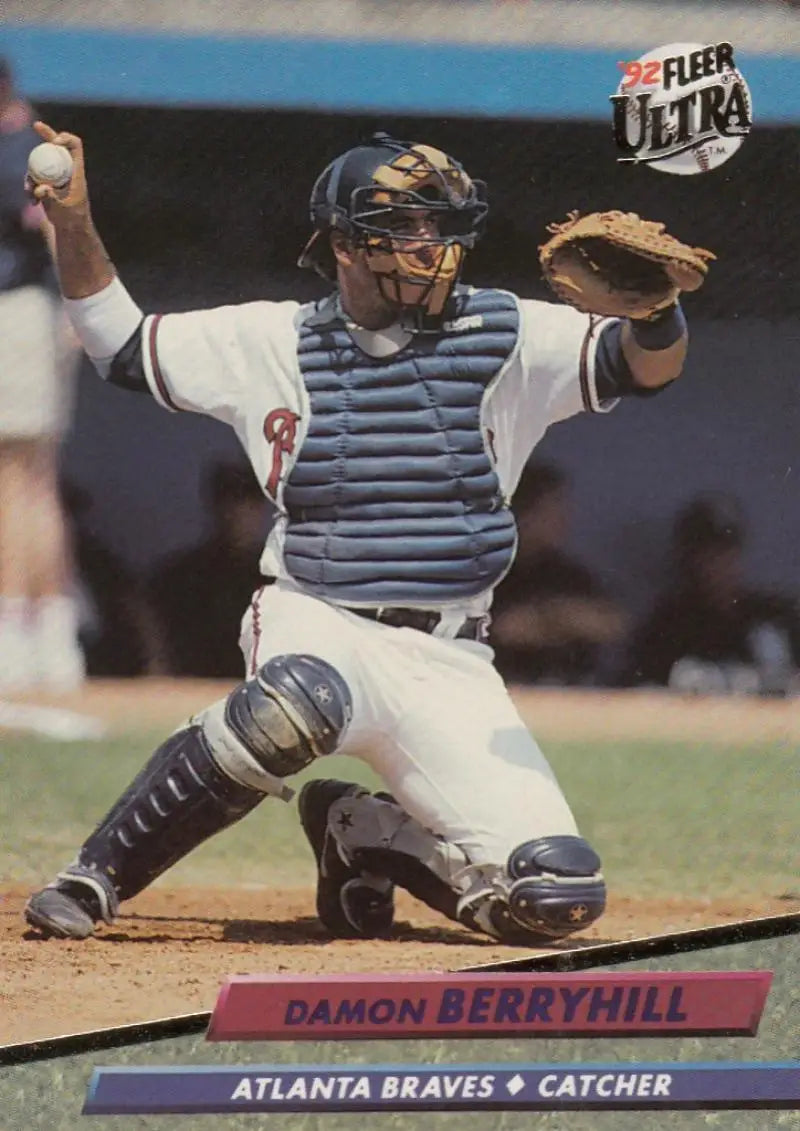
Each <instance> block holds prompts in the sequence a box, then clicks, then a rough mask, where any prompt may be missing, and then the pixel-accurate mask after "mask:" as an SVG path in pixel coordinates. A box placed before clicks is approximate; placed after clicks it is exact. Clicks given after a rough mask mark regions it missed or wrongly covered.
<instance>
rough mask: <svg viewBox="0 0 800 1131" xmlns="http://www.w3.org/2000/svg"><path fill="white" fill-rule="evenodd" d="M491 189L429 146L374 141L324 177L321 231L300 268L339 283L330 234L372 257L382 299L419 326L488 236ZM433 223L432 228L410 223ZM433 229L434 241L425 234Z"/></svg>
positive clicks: (317, 204) (316, 206)
mask: <svg viewBox="0 0 800 1131" xmlns="http://www.w3.org/2000/svg"><path fill="white" fill-rule="evenodd" d="M487 210H488V205H487V203H486V193H485V186H484V184H483V182H481V181H473V180H472V179H471V178H470V177H469V176H468V175H467V173H466V172H465V171H464V169H463V168H462V166H461V165H460V164H459V163H458V162H457V161H454V160H453V158H452V157H448V155H447V154H446V153H443V152H442V151H441V150H440V149H435V148H434V147H433V146H430V145H418V144H415V143H411V142H405V141H396V140H395V139H393V138H391V137H390V136H389V135H388V134H385V133H377V134H374V135H373V137H372V139H371V140H370V142H368V143H367V144H365V145H359V146H356V148H355V149H349V150H348V151H347V152H346V153H343V154H342V155H341V156H340V157H337V158H336V160H335V161H333V162H331V164H330V165H328V167H327V168H326V169H325V170H324V171H323V172H322V174H321V175H320V176H319V177H318V178H317V182H316V184H315V185H314V188H313V190H312V193H311V222H312V223H313V225H314V228H315V231H314V234H313V235H312V237H311V239H310V240H309V242H308V243H307V244H306V247H305V248H304V250H303V253H302V255H301V256H300V259H299V260H298V263H299V265H300V266H301V267H313V268H314V269H315V270H316V271H317V272H318V273H319V274H320V275H322V276H323V277H324V278H326V279H330V280H332V281H335V279H336V260H335V257H334V254H333V249H332V248H331V246H330V232H331V230H333V229H336V230H338V231H341V232H343V233H344V234H345V235H346V236H347V237H348V239H349V240H351V241H352V242H353V244H354V245H355V246H357V247H362V248H364V249H365V251H366V252H367V263H368V265H369V268H370V270H371V271H372V272H373V273H374V274H375V276H376V277H377V281H378V286H379V288H380V290H381V293H382V295H383V296H384V298H385V299H386V300H387V301H388V302H391V303H393V304H394V305H396V306H398V307H399V308H401V309H402V310H403V312H404V313H405V314H409V315H416V320H417V322H418V324H420V325H421V324H423V323H424V322H425V321H426V320H427V319H430V318H433V319H436V318H438V316H439V315H440V314H441V313H442V310H443V309H444V305H445V303H446V302H447V299H448V297H449V296H450V293H451V291H452V289H453V287H454V286H455V284H456V282H457V281H458V277H459V274H460V271H461V267H462V263H463V259H464V252H465V250H466V249H467V248H470V247H472V246H473V244H474V243H475V241H476V240H477V239H478V237H479V236H480V235H481V233H482V229H483V223H484V219H485V217H486V213H487ZM415 216H416V217H417V219H421V217H422V216H425V217H429V218H430V220H431V224H430V227H429V228H428V229H426V228H425V226H424V225H421V224H417V225H415V224H413V223H409V224H408V226H407V230H406V229H404V226H403V219H404V218H406V219H407V220H408V219H413V218H414V217H415ZM431 229H433V234H425V233H426V231H427V232H430V231H431Z"/></svg>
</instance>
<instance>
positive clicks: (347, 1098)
mask: <svg viewBox="0 0 800 1131" xmlns="http://www.w3.org/2000/svg"><path fill="white" fill-rule="evenodd" d="M741 1108H772V1109H778V1108H782V1109H791V1110H795V1109H800V1062H793V1063H774V1064H771V1063H761V1064H753V1063H743V1064H737V1063H722V1062H719V1063H712V1064H670V1063H664V1064H625V1065H621V1064H620V1063H619V1062H616V1063H613V1064H550V1065H543V1064H541V1063H537V1064H511V1065H509V1064H503V1065H498V1064H471V1065H447V1066H444V1067H442V1066H438V1067H435V1068H431V1067H428V1066H423V1065H414V1064H395V1065H369V1066H367V1065H348V1066H342V1065H311V1066H303V1067H302V1068H299V1067H293V1068H287V1067H286V1066H285V1065H278V1064H265V1065H246V1066H239V1067H225V1068H219V1067H210V1066H204V1067H183V1068H181V1067H170V1068H140V1067H137V1068H96V1069H95V1070H94V1073H93V1075H92V1079H91V1081H90V1084H89V1091H88V1095H87V1099H86V1102H85V1104H84V1108H83V1114H84V1115H153V1114H161V1113H163V1114H173V1115H200V1114H205V1115H210V1114H218V1115H231V1114H234V1113H239V1112H253V1113H257V1112H320V1111H364V1112H366V1111H566V1110H570V1111H579V1110H583V1111H588V1110H608V1111H628V1110H631V1111H646V1110H664V1111H674V1110H678V1109H687V1110H692V1109H693V1110H707V1111H711V1110H724V1109H741Z"/></svg>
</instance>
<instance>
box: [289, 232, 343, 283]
mask: <svg viewBox="0 0 800 1131" xmlns="http://www.w3.org/2000/svg"><path fill="white" fill-rule="evenodd" d="M332 230H333V229H332V228H326V229H325V230H323V231H320V230H319V229H318V230H317V231H316V232H314V233H313V234H312V236H311V239H310V240H309V241H308V243H307V244H306V246H305V247H304V248H303V250H302V251H301V253H300V256H299V258H298V260H297V266H298V267H310V268H311V269H312V270H313V271H316V273H317V274H318V275H321V276H322V278H323V279H327V280H328V282H329V283H335V282H336V256H335V255H334V252H333V248H332V246H331V240H330V236H331V232H332Z"/></svg>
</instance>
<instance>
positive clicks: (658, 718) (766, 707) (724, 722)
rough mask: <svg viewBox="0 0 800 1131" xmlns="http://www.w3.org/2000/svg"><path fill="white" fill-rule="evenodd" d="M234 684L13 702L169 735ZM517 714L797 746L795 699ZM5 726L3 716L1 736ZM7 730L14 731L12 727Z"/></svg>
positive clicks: (612, 732) (562, 707)
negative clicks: (164, 732) (76, 713)
mask: <svg viewBox="0 0 800 1131" xmlns="http://www.w3.org/2000/svg"><path fill="white" fill-rule="evenodd" d="M232 686H233V685H232V684H231V683H225V682H220V681H214V680H174V679H135V680H91V681H89V683H88V684H86V686H85V687H84V688H82V689H81V691H80V692H77V693H75V694H73V695H69V696H59V697H50V698H45V699H42V697H41V695H36V696H35V697H33V696H28V697H26V696H18V697H17V696H15V697H13V698H12V699H10V700H9V702H13V703H19V704H27V705H28V706H33V707H45V708H47V707H53V708H57V709H60V710H67V711H71V712H78V713H80V714H82V715H84V716H88V717H91V718H93V719H96V720H99V721H101V722H102V723H104V724H105V726H106V727H107V729H108V733H109V734H124V733H126V732H128V731H130V730H131V729H132V728H133V727H134V726H135V727H136V728H141V727H142V726H144V725H147V726H152V727H153V729H155V730H158V729H163V728H168V729H172V728H173V727H175V726H177V725H178V724H179V723H180V722H181V721H183V720H184V719H186V718H188V717H189V716H190V715H191V714H193V713H195V712H197V711H199V710H201V709H202V708H204V707H206V706H208V704H209V703H213V702H214V701H215V700H216V699H219V698H221V697H222V696H224V695H226V694H227V693H228V691H230V689H231V687H232ZM512 695H513V698H514V701H515V703H516V704H517V707H518V708H519V711H520V714H521V715H522V717H523V719H524V720H525V722H526V723H527V724H528V725H529V726H530V728H531V730H532V731H533V733H534V734H535V735H536V736H537V738H539V739H540V740H541V741H558V740H562V739H567V740H570V741H573V740H574V741H580V740H581V739H594V740H597V741H600V740H603V739H615V738H616V739H653V740H655V739H667V740H669V739H676V740H691V741H709V742H714V741H720V740H727V741H735V742H743V743H744V742H758V741H764V742H774V741H783V742H792V743H794V744H797V743H800V709H799V705H798V700H797V699H784V700H781V699H758V698H745V697H743V698H734V697H713V696H708V697H693V696H687V697H682V696H676V695H672V694H669V693H666V692H659V691H641V692H640V691H631V692H616V693H615V692H605V691H602V690H598V691H578V690H565V689H552V690H551V689H541V688H535V689H532V688H523V687H518V688H512ZM3 729H4V721H3V717H2V714H0V734H2V732H3ZM8 729H10V728H8Z"/></svg>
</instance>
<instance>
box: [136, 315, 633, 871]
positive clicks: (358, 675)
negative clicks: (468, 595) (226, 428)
mask: <svg viewBox="0 0 800 1131" xmlns="http://www.w3.org/2000/svg"><path fill="white" fill-rule="evenodd" d="M519 308H520V315H521V328H520V333H519V337H518V341H517V346H516V348H515V350H514V352H513V353H512V355H511V356H510V357H509V358H508V360H507V362H506V363H505V365H504V366H503V368H502V370H501V371H500V373H499V374H498V375H497V377H496V378H495V379H494V381H493V382H492V383H491V384H490V386H489V387H488V388H487V390H486V392H485V394H484V397H483V401H482V406H481V428H482V431H483V434H484V438H485V442H486V448H487V451H488V452H489V453H490V456H491V458H492V461H493V464H494V468H495V471H496V473H497V476H498V479H499V482H500V487H501V490H502V493H503V495H504V497H505V498H506V499H508V498H510V497H511V495H512V493H513V491H514V489H515V487H516V484H517V482H518V480H519V477H520V474H521V472H522V469H523V466H524V464H525V462H526V460H527V459H528V457H529V455H530V453H531V451H532V449H533V447H534V446H535V445H536V444H537V443H538V441H539V440H540V439H541V438H542V436H543V435H544V433H545V431H546V430H547V428H548V427H549V426H550V425H551V424H554V423H556V422H557V421H559V420H563V419H565V418H566V417H569V416H571V415H573V414H575V413H579V412H581V411H584V410H587V409H588V410H590V411H595V412H605V411H608V410H609V409H610V408H612V407H613V404H614V403H615V402H603V403H601V402H600V401H599V399H598V396H597V392H596V388H595V382H594V351H595V348H596V343H597V338H598V330H599V325H600V324H599V323H598V320H597V319H594V322H593V323H592V321H591V320H590V318H589V317H588V316H586V315H582V314H579V313H578V312H577V311H575V310H573V309H571V308H569V307H565V306H557V305H553V304H550V303H543V302H538V301H528V300H519ZM308 310H309V308H308V307H303V306H300V305H298V304H297V303H295V302H280V303H271V302H254V303H249V304H246V305H241V306H229V307H222V308H219V309H216V310H208V311H196V312H190V313H186V314H169V315H165V316H153V317H150V318H148V319H146V321H145V324H144V327H143V343H144V368H145V374H146V377H147V381H148V383H149V386H150V389H151V391H152V394H153V396H154V397H155V399H156V400H157V401H158V402H159V403H160V404H161V405H163V406H164V407H165V408H168V409H171V410H188V411H194V412H201V413H205V414H207V415H210V416H213V417H215V418H216V419H218V420H221V421H224V422H226V423H227V424H230V425H231V426H232V427H233V429H234V430H235V432H236V434H237V436H238V437H239V439H240V441H241V443H242V445H243V447H244V449H245V451H246V453H247V455H248V457H249V459H250V461H251V463H252V465H253V468H254V470H255V474H256V476H257V478H258V481H259V482H260V483H261V484H262V486H263V487H264V489H265V492H266V493H268V494H270V495H271V496H272V497H273V499H274V500H275V502H276V504H277V506H278V509H279V511H280V508H281V501H282V492H283V487H284V484H285V482H286V479H287V477H288V474H289V472H290V471H291V468H292V466H293V463H294V460H295V459H296V457H297V453H298V452H299V450H300V448H301V446H302V443H303V439H304V437H305V434H306V429H307V426H308V421H309V415H310V406H309V396H308V393H307V391H306V389H305V386H304V382H303V377H302V374H301V371H300V367H299V363H298V356H297V342H298V333H297V326H298V324H299V322H300V320H301V319H302V318H303V317H304V316H305V315H306V314H307V313H308ZM350 332H351V335H352V336H353V338H354V339H355V341H356V343H357V345H358V346H359V348H360V349H361V350H362V352H364V353H367V354H371V355H372V356H375V357H386V356H388V355H389V354H391V353H392V352H393V351H395V350H397V349H399V348H401V347H402V346H404V345H405V344H406V343H407V342H408V340H409V338H410V334H406V333H405V332H404V331H401V330H399V329H398V328H391V329H389V330H385V331H381V332H377V333H369V332H367V331H364V330H361V329H358V328H355V327H351V328H350ZM284 529H285V519H284V518H281V517H279V519H278V521H277V522H276V524H275V527H274V529H273V530H272V532H271V534H270V536H269V539H268V541H267V545H266V547H265V550H264V554H263V557H262V562H261V565H262V572H263V573H264V574H265V576H266V577H269V578H275V579H277V580H276V581H275V582H274V583H273V584H271V585H269V586H265V587H264V588H262V589H261V590H260V591H259V592H257V593H256V594H255V596H254V598H253V602H252V604H251V606H250V608H249V609H248V610H247V612H246V614H245V616H244V620H243V623H242V634H241V646H242V650H243V653H244V657H245V663H246V665H247V672H248V674H252V673H253V672H254V671H255V670H256V669H257V668H258V667H260V666H261V665H262V664H264V663H265V662H266V661H267V660H268V659H270V657H272V656H275V655H279V654H282V653H309V654H313V655H315V656H317V657H320V658H322V659H324V660H326V661H328V662H329V663H330V664H332V665H333V666H334V667H335V668H336V669H337V670H338V671H339V673H340V674H341V675H342V677H343V678H344V679H345V680H346V682H347V684H348V686H349V688H350V691H351V693H352V697H353V718H352V722H351V724H350V726H349V729H348V731H347V733H346V736H345V739H344V742H343V744H342V746H341V747H340V751H339V752H341V753H344V754H350V755H354V756H356V757H358V758H361V759H363V760H364V761H365V762H367V763H368V764H369V765H370V766H371V767H372V768H373V769H374V770H375V771H376V772H377V773H378V774H379V775H380V777H381V778H382V779H383V781H384V782H385V783H386V785H387V788H388V789H389V790H390V791H391V793H392V794H393V795H394V796H395V797H396V798H397V800H398V802H399V803H400V804H401V805H402V806H403V808H404V809H405V810H406V812H407V813H409V814H410V815H411V816H412V817H413V818H415V819H416V820H417V821H418V822H419V823H420V824H421V825H422V826H423V827H424V828H426V829H428V830H431V831H432V832H433V833H435V834H436V835H437V836H439V837H442V838H444V839H445V840H447V841H448V842H450V844H453V845H457V846H459V848H460V849H461V850H462V851H463V853H464V855H465V856H466V858H467V860H468V861H469V862H470V863H471V864H474V865H477V866H481V865H494V866H502V865H503V864H504V863H505V861H506V859H507V857H508V855H509V853H510V852H511V851H512V850H513V849H514V848H515V847H516V846H517V845H519V844H521V843H522V842H524V841H527V840H530V839H531V838H532V837H543V836H548V835H559V834H561V835H576V833H577V830H576V826H575V822H574V820H573V817H572V814H571V812H570V809H569V807H568V805H567V803H566V801H565V799H564V797H563V795H562V793H561V790H560V788H559V786H558V784H557V782H556V780H555V778H554V776H553V774H552V772H551V770H550V768H549V766H548V764H547V762H546V760H545V758H544V757H543V755H542V753H541V752H540V750H539V748H538V746H537V745H536V743H535V742H534V740H533V739H532V738H531V736H530V734H529V732H528V730H527V728H526V726H525V725H524V724H523V723H522V721H521V720H520V718H519V715H518V713H517V711H516V709H515V707H514V705H513V704H512V702H511V699H510V698H509V696H508V693H507V691H506V689H505V687H504V685H503V682H502V680H501V679H500V677H499V676H498V674H497V673H496V671H495V670H494V667H493V666H492V662H491V661H492V652H491V650H490V648H488V647H487V646H485V645H483V644H479V643H475V642H473V641H469V640H455V639H454V637H455V635H456V633H457V631H458V629H459V627H460V626H461V624H462V623H463V621H464V619H465V617H467V616H475V615H480V614H481V613H485V612H486V611H487V610H488V608H489V606H490V603H491V590H489V591H486V592H484V593H481V594H480V595H479V596H478V597H476V598H473V599H471V600H470V601H469V602H468V603H461V604H459V603H457V602H453V603H448V602H447V601H444V602H442V603H441V604H439V605H437V606H436V608H437V609H438V610H439V611H440V612H441V613H442V619H441V621H440V623H439V625H438V626H437V628H436V629H435V630H434V632H433V633H432V634H431V635H427V634H425V633H423V632H420V631H417V630H414V629H410V628H397V627H392V626H388V625H384V624H380V623H375V622H373V621H369V620H365V619H364V618H363V617H360V616H358V615H356V614H354V613H352V612H349V611H347V610H346V609H344V608H339V607H337V606H336V605H335V604H332V603H330V602H327V601H323V600H320V599H319V598H318V597H316V596H311V595H309V594H308V593H305V592H303V590H302V588H301V587H300V586H299V585H298V584H297V582H296V581H294V580H293V578H292V577H291V576H290V574H289V571H288V570H287V568H286V565H285V562H284V558H283V552H282V551H283V534H284ZM426 607H427V608H430V607H431V606H426Z"/></svg>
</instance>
